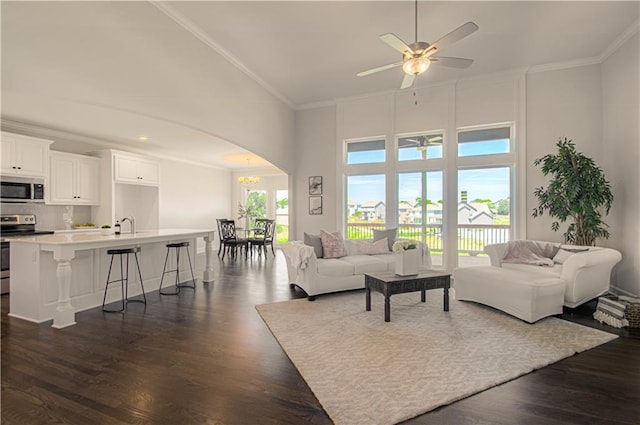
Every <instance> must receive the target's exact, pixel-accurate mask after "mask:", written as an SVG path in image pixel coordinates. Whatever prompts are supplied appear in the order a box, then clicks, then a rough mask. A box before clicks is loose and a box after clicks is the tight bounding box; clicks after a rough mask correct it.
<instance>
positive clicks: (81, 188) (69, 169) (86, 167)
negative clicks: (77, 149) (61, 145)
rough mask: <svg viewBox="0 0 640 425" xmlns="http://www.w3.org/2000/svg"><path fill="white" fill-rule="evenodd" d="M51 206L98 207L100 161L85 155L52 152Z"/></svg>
mask: <svg viewBox="0 0 640 425" xmlns="http://www.w3.org/2000/svg"><path fill="white" fill-rule="evenodd" d="M50 157H51V172H50V175H51V179H50V184H49V201H48V203H49V204H60V205H98V204H99V203H100V193H99V187H100V186H99V183H100V160H99V159H98V158H92V157H88V156H83V155H75V154H68V153H62V152H51V153H50Z"/></svg>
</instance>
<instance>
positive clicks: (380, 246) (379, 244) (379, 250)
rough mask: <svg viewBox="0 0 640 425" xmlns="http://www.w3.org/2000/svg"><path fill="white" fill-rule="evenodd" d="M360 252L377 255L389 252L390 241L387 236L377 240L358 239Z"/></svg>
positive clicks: (357, 243)
mask: <svg viewBox="0 0 640 425" xmlns="http://www.w3.org/2000/svg"><path fill="white" fill-rule="evenodd" d="M356 245H357V247H358V248H357V249H358V254H361V255H376V254H388V253H389V242H388V240H387V238H382V239H380V240H377V241H373V242H369V241H356Z"/></svg>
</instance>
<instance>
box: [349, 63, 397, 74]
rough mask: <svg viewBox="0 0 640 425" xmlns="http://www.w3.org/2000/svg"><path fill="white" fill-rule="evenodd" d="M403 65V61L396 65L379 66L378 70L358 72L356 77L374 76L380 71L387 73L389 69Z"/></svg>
mask: <svg viewBox="0 0 640 425" xmlns="http://www.w3.org/2000/svg"><path fill="white" fill-rule="evenodd" d="M400 65H402V61H400V62H396V63H390V64H389V65H384V66H379V67H377V68H373V69H369V70H367V71H362V72H358V73H357V74H356V75H357V76H358V77H364V76H365V75H370V74H374V73H376V72H380V71H386V70H387V69H391V68H395V67H396V66H400Z"/></svg>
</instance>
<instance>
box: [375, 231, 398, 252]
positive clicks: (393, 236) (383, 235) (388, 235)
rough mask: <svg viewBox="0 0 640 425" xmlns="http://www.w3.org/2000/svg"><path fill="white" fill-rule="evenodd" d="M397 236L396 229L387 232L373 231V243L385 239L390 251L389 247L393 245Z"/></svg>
mask: <svg viewBox="0 0 640 425" xmlns="http://www.w3.org/2000/svg"><path fill="white" fill-rule="evenodd" d="M397 234H398V228H397V227H396V228H393V229H387V230H377V229H373V241H374V242H375V241H379V240H381V239H384V238H387V242H389V251H391V247H392V246H393V243H394V242H395V241H396V237H397Z"/></svg>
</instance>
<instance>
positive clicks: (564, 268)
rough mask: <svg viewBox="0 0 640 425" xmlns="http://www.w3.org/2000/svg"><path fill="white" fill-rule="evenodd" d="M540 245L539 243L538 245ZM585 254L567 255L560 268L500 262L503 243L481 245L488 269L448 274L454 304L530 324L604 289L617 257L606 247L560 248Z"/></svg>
mask: <svg viewBox="0 0 640 425" xmlns="http://www.w3.org/2000/svg"><path fill="white" fill-rule="evenodd" d="M543 243H544V242H543ZM560 247H561V248H568V249H576V248H579V249H584V250H586V251H584V252H579V253H573V254H570V255H568V256H567V257H566V258H565V259H564V262H563V263H562V264H558V263H554V265H553V266H551V267H548V266H536V265H529V264H514V263H505V262H503V261H502V260H503V258H504V256H505V252H506V250H507V244H506V243H500V244H491V245H487V246H486V247H485V249H484V251H485V252H486V253H487V254H488V255H489V258H490V260H491V266H476V267H464V268H457V269H456V270H454V273H453V279H454V289H455V296H456V299H458V300H465V301H475V302H478V303H481V304H485V305H488V306H491V307H494V308H497V309H499V310H502V311H504V312H506V313H509V314H511V315H513V316H516V317H518V318H520V319H522V320H525V321H527V322H530V323H533V322H535V321H537V320H539V319H541V318H543V317H546V316H551V315H554V314H561V313H562V306H563V305H564V306H566V307H570V308H574V307H577V306H579V305H581V304H583V303H585V302H587V301H589V300H591V299H594V298H596V297H598V296H600V295H602V294H605V293H607V292H608V291H609V282H610V278H611V270H612V269H613V267H614V266H615V265H616V264H617V263H618V262H619V261H620V260H621V259H622V256H621V255H620V253H619V252H618V251H616V250H614V249H610V248H600V247H576V246H564V245H561V246H560Z"/></svg>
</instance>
